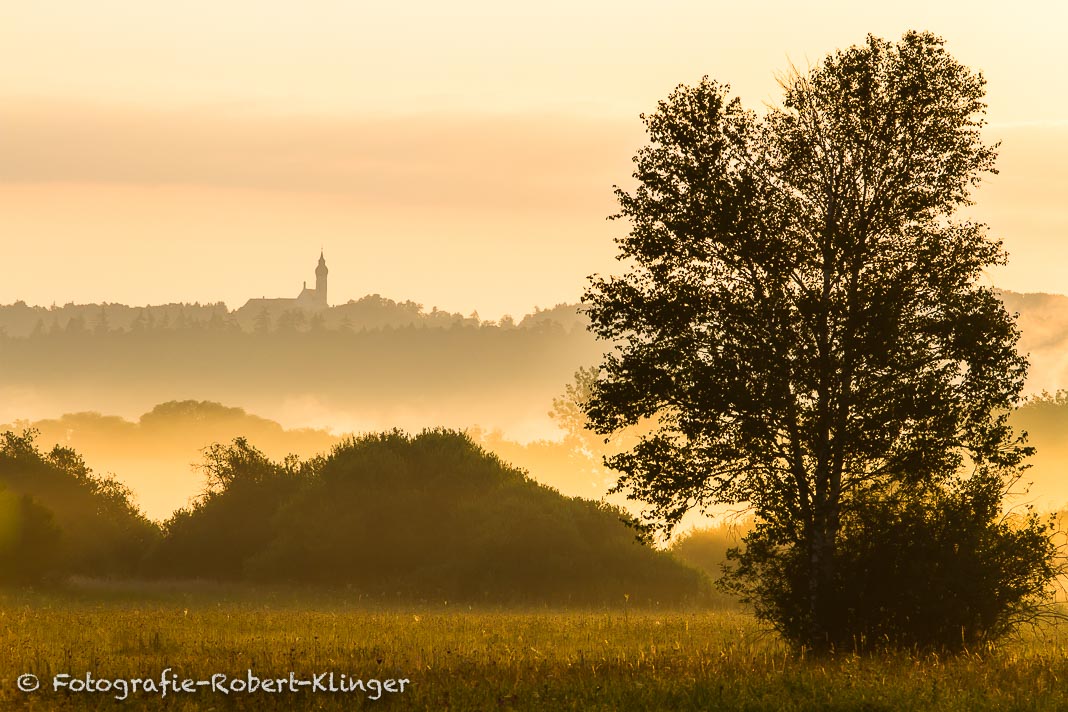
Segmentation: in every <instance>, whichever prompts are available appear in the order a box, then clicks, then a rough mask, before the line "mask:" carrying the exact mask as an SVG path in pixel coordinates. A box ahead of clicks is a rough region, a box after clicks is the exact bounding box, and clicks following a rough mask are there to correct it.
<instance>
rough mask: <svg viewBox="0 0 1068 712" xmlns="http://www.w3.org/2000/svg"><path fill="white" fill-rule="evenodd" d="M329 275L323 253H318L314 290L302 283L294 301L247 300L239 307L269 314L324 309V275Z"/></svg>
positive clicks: (282, 299) (326, 305) (325, 304)
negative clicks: (293, 310) (302, 286)
mask: <svg viewBox="0 0 1068 712" xmlns="http://www.w3.org/2000/svg"><path fill="white" fill-rule="evenodd" d="M329 273H330V270H328V269H327V268H326V259H324V258H323V253H322V251H321V250H320V251H319V266H318V267H316V268H315V289H308V283H307V282H305V283H304V289H302V290H300V294H298V295H297V296H296V298H294V299H286V298H279V299H267V298H266V297H264V298H262V299H249V300H248V301H247V302H245V306H243V307H241V310H242V311H244V310H249V311H257V312H258V311H261V310H264V309H265V310H267V311H269V312H280V311H285V310H286V309H307V310H309V311H317V310H319V309H326V308H327V307H328V306H329V305H328V304H327V303H326V275H327V274H329Z"/></svg>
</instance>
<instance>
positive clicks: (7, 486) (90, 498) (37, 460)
mask: <svg viewBox="0 0 1068 712" xmlns="http://www.w3.org/2000/svg"><path fill="white" fill-rule="evenodd" d="M35 437H36V432H35V431H33V430H28V431H25V432H23V433H21V434H16V433H14V432H12V431H7V432H3V433H0V563H2V564H3V565H2V567H0V580H12V581H19V582H33V581H39V580H44V579H48V578H59V577H62V576H64V575H69V574H86V575H92V576H118V575H121V576H128V575H130V574H133V573H137V572H138V571H139V570H140V567H141V566H142V564H143V563H144V562H145V559H146V557H147V556H148V555H149V553H150V551H151V549H152V547H153V546H155V544H156V542H157V541H158V539H159V535H160V532H159V528H158V527H157V526H156V525H155V523H153V522H152V521H150V520H149V519H148V518H146V517H145V516H144V514H142V513H141V511H140V510H139V509H138V508H137V506H136V505H135V504H134V503H133V497H132V495H131V493H130V490H129V489H127V488H126V487H125V486H124V485H122V484H121V483H120V482H117V481H116V480H114V479H112V478H109V477H101V476H99V475H96V474H94V473H93V472H92V470H90V469H89V467H88V466H87V465H86V464H85V462H84V461H83V460H82V458H81V457H80V456H79V455H78V454H77V453H76V452H74V451H73V450H71V449H69V448H64V447H58V446H57V447H54V448H53V449H52V450H51V451H49V452H41V451H40V450H39V449H38V448H37V444H36V442H35Z"/></svg>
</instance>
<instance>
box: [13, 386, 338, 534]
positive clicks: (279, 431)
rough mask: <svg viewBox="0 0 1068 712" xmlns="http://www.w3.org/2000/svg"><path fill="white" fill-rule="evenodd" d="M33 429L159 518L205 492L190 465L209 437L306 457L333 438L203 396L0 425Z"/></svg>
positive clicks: (279, 454)
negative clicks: (122, 411)
mask: <svg viewBox="0 0 1068 712" xmlns="http://www.w3.org/2000/svg"><path fill="white" fill-rule="evenodd" d="M27 428H33V429H34V430H36V431H37V432H38V436H37V442H38V443H39V444H40V445H41V446H42V447H45V448H46V449H50V448H52V447H53V446H57V445H58V446H61V447H66V448H71V449H73V450H75V451H77V452H78V453H80V454H81V456H82V457H85V458H86V459H87V460H88V461H89V462H91V463H93V466H94V467H95V468H96V469H97V470H98V471H100V472H106V473H114V474H115V475H116V477H117V478H119V479H120V480H121V481H122V482H123V484H125V485H126V486H127V487H129V488H130V489H131V491H132V493H133V498H134V500H135V501H136V502H137V503H138V505H139V506H141V507H142V508H143V509H144V511H145V513H146V514H147V515H148V516H149V517H151V518H153V519H157V520H163V519H165V518H167V517H169V516H170V515H171V513H172V512H173V511H174V510H175V509H176V508H178V507H181V506H183V505H185V504H187V503H188V502H189V501H190V500H191V499H192V498H194V497H196V496H198V495H199V494H200V493H201V492H203V491H204V487H205V478H204V473H203V472H201V471H198V470H195V469H194V465H195V464H197V463H200V462H201V461H202V460H203V457H202V455H201V449H202V448H204V447H205V446H207V445H210V444H211V443H213V442H228V441H230V440H232V439H233V438H237V437H242V436H244V437H248V438H251V439H252V440H253V441H255V442H257V443H262V446H263V449H264V451H265V452H266V453H267V454H268V455H269V456H271V457H276V458H279V459H281V458H283V457H285V456H286V455H288V454H290V453H293V454H296V455H298V456H300V457H310V456H312V455H314V454H315V453H317V452H323V451H325V450H328V449H330V447H332V446H333V445H334V444H335V443H336V442H337V440H338V438H337V437H336V436H334V435H331V434H330V433H329V432H327V431H325V430H313V429H309V428H306V429H297V430H286V429H284V428H283V427H282V426H281V425H279V424H278V423H276V422H274V421H272V420H268V419H266V418H260V417H258V416H255V415H251V414H249V413H246V412H245V411H244V410H243V409H241V408H231V407H227V406H224V405H221V404H219V403H214V402H210V401H171V402H169V403H161V404H160V405H157V406H155V407H154V408H152V410H150V411H149V412H147V413H145V414H144V415H142V416H141V417H140V418H137V419H136V420H126V419H124V418H121V417H119V416H115V415H101V414H100V413H95V412H86V413H70V414H67V415H63V416H60V417H58V418H47V419H43V420H37V421H33V422H29V421H21V422H14V423H8V424H6V425H4V424H0V432H2V431H5V430H10V431H14V432H21V431H22V430H24V429H27Z"/></svg>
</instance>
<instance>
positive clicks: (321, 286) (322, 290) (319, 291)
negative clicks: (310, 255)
mask: <svg viewBox="0 0 1068 712" xmlns="http://www.w3.org/2000/svg"><path fill="white" fill-rule="evenodd" d="M329 273H330V270H328V269H327V268H326V260H325V259H324V258H323V251H322V250H319V266H318V267H316V268H315V298H316V299H318V300H319V303H321V304H322V305H323V306H324V307H325V306H326V275H328V274H329Z"/></svg>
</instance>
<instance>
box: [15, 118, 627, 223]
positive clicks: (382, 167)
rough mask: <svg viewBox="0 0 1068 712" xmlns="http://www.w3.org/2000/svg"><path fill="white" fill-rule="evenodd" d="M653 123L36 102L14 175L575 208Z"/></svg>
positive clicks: (21, 127) (597, 194)
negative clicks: (255, 112) (254, 112)
mask: <svg viewBox="0 0 1068 712" xmlns="http://www.w3.org/2000/svg"><path fill="white" fill-rule="evenodd" d="M641 131H642V129H641V125H640V123H639V122H638V121H637V119H635V120H634V121H633V122H619V121H606V120H597V121H594V120H591V119H582V118H576V117H567V116H542V117H530V116H510V115H500V116H492V115H478V116H475V115H471V116H465V115H459V114H449V115H444V114H429V113H428V114H420V115H406V116H358V117H348V118H345V117H340V118H339V117H329V118H327V117H294V116H289V117H286V116H248V115H242V114H240V113H239V112H229V113H227V112H211V111H206V110H199V111H194V110H187V111H171V112H164V111H150V110H145V109H133V108H115V107H103V106H92V105H83V104H62V103H48V102H35V103H22V104H17V105H15V106H9V107H8V108H7V109H6V111H5V116H4V117H3V119H2V123H0V154H2V155H3V156H4V160H3V161H2V162H0V182H2V183H9V184H26V183H49V182H64V183H84V184H127V185H141V186H144V185H149V186H156V185H161V186H167V185H182V186H197V187H209V188H234V189H252V190H279V191H295V192H310V193H318V194H332V195H342V196H345V197H349V198H352V199H354V200H356V201H358V202H362V203H368V204H383V203H385V204H391V205H403V206H405V207H408V208H411V207H417V206H420V205H422V206H430V207H436V208H441V207H449V208H457V209H461V210H463V209H465V208H474V207H477V208H478V209H481V210H511V211H538V210H552V211H557V212H559V211H571V210H580V209H584V208H587V207H588V206H589V205H590V203H591V201H593V205H594V206H595V207H596V208H600V207H601V206H602V205H603V204H604V203H605V202H607V201H610V199H611V193H610V186H611V185H612V184H613V183H618V182H620V181H622V180H625V179H626V178H627V176H628V175H629V173H630V164H629V158H630V156H631V155H632V154H633V153H634V151H635V149H636V148H637V147H638V146H639V145H640V143H641V141H642V133H641Z"/></svg>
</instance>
